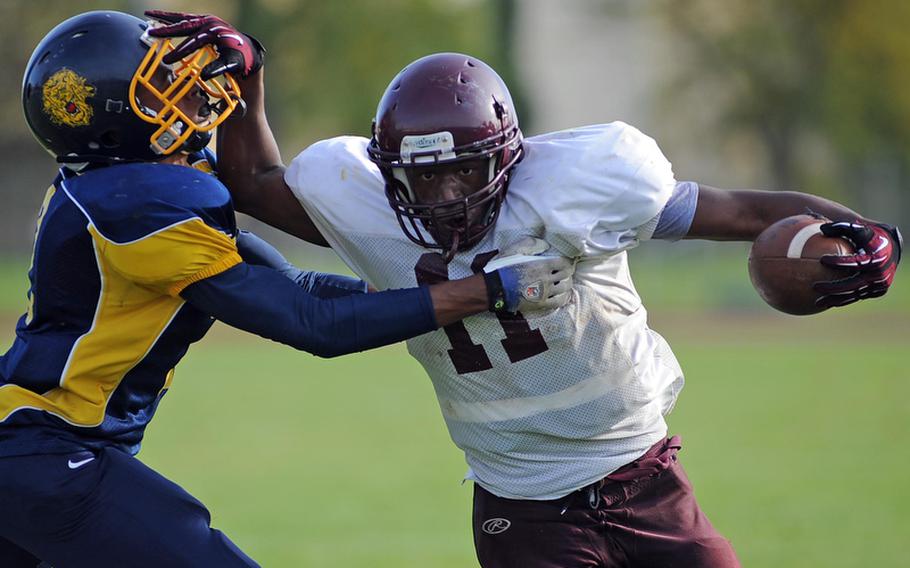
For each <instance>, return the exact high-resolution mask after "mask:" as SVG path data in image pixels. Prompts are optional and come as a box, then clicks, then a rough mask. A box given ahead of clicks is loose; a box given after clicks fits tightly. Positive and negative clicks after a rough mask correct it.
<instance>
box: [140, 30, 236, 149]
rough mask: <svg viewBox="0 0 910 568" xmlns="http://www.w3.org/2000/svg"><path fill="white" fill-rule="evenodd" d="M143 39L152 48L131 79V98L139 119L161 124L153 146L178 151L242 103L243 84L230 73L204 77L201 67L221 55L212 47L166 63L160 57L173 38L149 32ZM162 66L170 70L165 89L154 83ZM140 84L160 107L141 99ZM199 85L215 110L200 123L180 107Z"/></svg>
mask: <svg viewBox="0 0 910 568" xmlns="http://www.w3.org/2000/svg"><path fill="white" fill-rule="evenodd" d="M142 41H143V42H145V43H146V44H148V46H149V51H148V54H147V55H146V56H145V58H144V59H143V60H142V63H140V64H139V68H138V69H137V70H136V73H135V74H134V75H133V80H132V81H131V82H130V100H131V101H133V104H132V105H131V106H132V108H133V112H135V113H136V115H137V116H138V117H139V118H141V119H142V120H144V121H146V122H150V123H152V124H157V125H158V126H159V128H158V130H156V131H155V132H154V134H152V135H151V137H150V138H149V141H150V143H151V145H152V148H153V149H154V150H155V151H156V152H158V153H159V154H161V155H163V156H167V155H169V154H172V153H174V152H176V151H177V150H179V149H180V148H181V147H182V146H183V144H184V142H186V141H187V140H188V139H189V137H190V136H192V135H193V133H195V132H209V131H210V130H212V129H214V128H215V127H216V126H218V125H219V124H221V123H222V122H223V121H224V120H225V119H226V118H227V117H229V116H230V115H231V113H232V112H234V109H235V108H237V106H238V105H241V104H242V101H241V99H240V87H239V86H238V85H237V81H236V80H235V79H234V78H233V77H232V76H231V75H230V74H228V73H225V74H223V75H220V76H218V77H213V78H212V79H209V80H208V81H203V80H202V69H203V68H205V66H206V65H208V64H209V63H211V62H212V61H214V60H215V59H217V58H218V53H217V52H216V51H215V49H214V48H212V46H210V45H206V46H205V47H203V48H201V49H199V50H197V51H194V52H193V53H191V54H190V55H188V56H186V57H184V58H183V59H181V60H180V61H177V62H176V63H174V64H172V65H165V64H164V63H162V62H161V60H162V59H163V58H164V56H165V55H167V54H168V53H170V52H171V51H173V50H174V48H175V46H174V44H173V43H172V42H171V40H170V39H169V38H153V37H150V36H149V35H148V34H147V33H146V34H143V36H142ZM162 68H164V69H168V70H169V72H170V81H169V84H168V85H167V87H166V88H164V90H161V89H159V87H157V86H156V85H155V84H154V82H153V77H154V75H155V73H156V72H157V71H159V70H160V69H162ZM139 86H141V87H142V88H144V89H145V90H146V91H147V92H148V93H149V94H151V95H152V96H153V97H154V98H155V99H157V101H158V102H159V103H160V104H161V108H160V109H158V110H153V109H150V108H148V106H146V105H143V104H141V103H140V102H139V99H138V98H137V92H136V90H137V87H139ZM196 88H199V89H202V91H203V92H204V93H205V94H206V96H207V97H208V99H209V108H210V109H212V114H211V115H210V116H209V118H208V119H207V120H206V121H205V122H204V123H201V124H199V123H196V122H195V121H194V119H193V117H190V116H188V115H187V114H186V113H184V112H183V111H182V110H181V109H180V108H179V107H178V106H177V105H178V103H179V102H180V101H181V100H182V99H183V98H184V97H186V96H187V95H188V94H190V93H192V92H193V90H194V89H196Z"/></svg>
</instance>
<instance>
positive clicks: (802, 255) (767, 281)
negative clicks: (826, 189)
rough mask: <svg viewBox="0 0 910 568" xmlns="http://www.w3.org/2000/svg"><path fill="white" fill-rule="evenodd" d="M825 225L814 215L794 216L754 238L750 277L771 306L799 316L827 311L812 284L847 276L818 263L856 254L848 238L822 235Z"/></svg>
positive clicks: (822, 220) (750, 260)
mask: <svg viewBox="0 0 910 568" xmlns="http://www.w3.org/2000/svg"><path fill="white" fill-rule="evenodd" d="M825 222H826V221H825V220H824V219H819V218H817V217H813V216H812V215H794V216H792V217H787V218H785V219H781V220H780V221H778V222H776V223H774V224H773V225H771V226H770V227H768V228H767V229H765V230H764V231H763V232H762V233H761V234H760V235H759V236H758V238H756V239H755V242H754V243H753V244H752V251H751V253H750V254H749V278H751V279H752V285H753V286H754V287H755V290H756V291H757V292H758V295H759V296H761V297H762V299H763V300H764V301H765V302H767V303H768V305H770V306H771V307H773V308H775V309H777V310H780V311H782V312H784V313H787V314H792V315H797V316H802V315H809V314H817V313H818V312H821V311H824V309H825V308H820V307H818V306H816V305H815V301H816V300H817V299H818V298H819V296H820V294H819V293H818V292H816V291H815V290H813V289H812V284H814V283H815V282H821V281H825V280H838V279H840V278H844V277H845V276H847V275H848V274H847V273H845V272H844V271H840V270H837V269H834V268H829V267H827V266H825V265H823V264H822V263H821V262H819V261H818V259H819V258H821V257H822V256H824V255H826V254H837V255H845V254H853V252H854V249H853V245H852V244H851V243H850V242H849V241H847V240H846V239H842V238H839V237H826V236H825V235H823V234H822V232H821V230H820V229H819V227H821V226H822V224H824V223H825Z"/></svg>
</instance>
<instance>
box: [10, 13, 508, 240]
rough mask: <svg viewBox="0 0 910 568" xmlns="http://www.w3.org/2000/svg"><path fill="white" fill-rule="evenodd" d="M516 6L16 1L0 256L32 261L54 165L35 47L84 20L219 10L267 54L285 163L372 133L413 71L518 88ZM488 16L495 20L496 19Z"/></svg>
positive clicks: (271, 103) (272, 109)
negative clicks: (458, 54)
mask: <svg viewBox="0 0 910 568" xmlns="http://www.w3.org/2000/svg"><path fill="white" fill-rule="evenodd" d="M512 3H513V2H512V0H456V1H453V0H383V1H381V2H380V1H373V0H343V1H341V0H339V1H326V0H220V1H208V0H200V1H193V2H190V1H187V0H159V1H157V2H147V1H138V0H106V1H95V0H84V1H80V2H64V1H61V0H56V1H52V0H13V1H3V2H0V37H2V38H3V42H0V43H2V44H0V73H2V76H3V77H6V78H7V80H6V81H2V82H0V113H2V114H0V117H2V118H0V120H2V123H0V124H2V128H0V160H2V168H0V176H2V179H0V181H2V185H3V188H4V190H3V191H4V200H3V207H2V209H0V252H6V253H10V252H12V253H16V252H26V251H28V250H29V247H30V240H31V231H32V227H33V218H34V212H35V209H36V208H37V206H38V204H39V203H40V200H41V196H42V195H43V193H44V189H45V187H46V186H47V184H48V183H49V182H50V181H51V179H52V177H53V174H54V171H55V165H54V163H53V160H52V159H50V158H49V157H48V156H47V155H46V154H45V153H44V152H43V150H42V149H41V148H40V147H39V146H38V144H37V143H36V142H35V141H34V140H33V139H32V137H31V135H30V133H29V131H28V128H27V126H26V124H25V120H24V119H23V118H22V110H21V103H20V88H21V77H22V73H23V71H24V69H25V65H26V63H27V61H28V57H29V55H30V54H31V51H32V49H33V48H34V46H35V45H36V44H37V43H38V41H40V40H41V38H42V37H43V36H44V35H45V34H46V33H47V32H48V31H50V30H51V28H53V27H54V26H55V25H56V24H57V23H59V22H61V21H63V20H64V19H66V18H68V17H70V16H72V15H75V14H77V13H80V12H84V11H88V10H95V9H108V10H121V11H124V12H128V13H132V14H135V15H137V16H140V17H142V12H143V10H146V9H150V8H157V9H167V10H175V11H186V12H195V13H202V12H212V13H215V14H218V15H219V16H222V17H223V18H224V19H226V20H228V21H230V22H232V23H234V24H236V25H237V27H238V28H240V29H241V30H243V31H245V32H248V33H250V34H251V35H254V36H256V37H257V38H258V39H259V40H260V41H261V42H262V43H263V44H264V45H265V46H266V48H267V50H268V53H267V55H266V79H267V97H268V98H267V103H268V108H269V120H270V123H271V125H272V127H273V129H274V130H275V133H276V136H277V137H278V139H279V144H280V146H281V148H282V149H283V151H284V157H285V159H286V160H290V159H291V158H293V156H294V155H296V153H297V152H298V151H299V150H301V149H303V148H304V147H305V146H306V145H308V144H310V143H312V142H314V141H316V140H318V139H320V138H324V137H328V136H334V135H338V134H359V135H369V132H370V123H371V120H372V118H373V114H374V112H375V109H376V104H377V103H378V102H379V97H380V96H381V95H382V92H383V91H384V90H385V87H386V86H387V85H388V83H389V81H391V79H392V77H393V76H394V75H395V73H397V72H398V71H399V70H400V69H401V68H402V67H404V65H406V64H407V63H408V62H410V61H412V60H414V59H416V58H418V57H420V56H422V55H426V54H428V53H432V52H436V51H462V52H467V53H471V54H472V55H475V56H477V57H480V58H481V59H484V60H486V61H487V62H488V63H490V64H491V65H493V66H494V67H496V68H497V69H499V70H500V72H502V74H503V75H504V76H505V77H506V79H507V80H508V81H511V82H512V83H514V84H515V85H516V88H519V87H517V85H518V81H517V79H516V78H515V77H514V74H513V73H512V71H511V70H512V65H511V62H510V60H509V55H510V54H509V49H508V46H509V45H511V43H512V42H511V41H509V39H508V36H509V35H510V34H511V27H510V23H509V20H510V16H509V14H510V11H511V9H512ZM490 16H492V17H490Z"/></svg>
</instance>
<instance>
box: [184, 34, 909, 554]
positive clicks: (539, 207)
mask: <svg viewBox="0 0 910 568" xmlns="http://www.w3.org/2000/svg"><path fill="white" fill-rule="evenodd" d="M234 33H239V32H234ZM192 41H197V42H208V43H214V44H216V46H217V45H218V39H217V37H215V36H213V35H212V34H209V35H208V36H206V35H205V34H204V33H203V32H199V33H197V35H196V37H195V38H194V39H193V40H192ZM246 83H247V84H246V85H244V86H243V92H244V94H245V96H246V102H247V105H248V113H247V115H246V117H245V118H243V119H242V120H237V121H233V122H230V123H225V126H226V127H224V128H222V132H221V133H220V134H219V136H220V138H219V150H220V161H221V164H222V169H221V171H222V174H221V175H222V179H223V181H224V182H225V183H226V185H227V186H228V187H229V188H230V189H231V191H232V193H233V197H234V199H235V205H236V207H237V209H238V210H240V211H244V212H247V213H249V214H251V215H253V216H255V217H258V218H259V219H261V220H263V221H265V222H267V223H269V224H272V225H274V226H276V227H279V228H281V229H284V230H285V231H288V232H290V233H292V234H294V235H297V236H299V237H300V238H302V239H305V240H307V241H310V242H313V243H317V244H323V245H326V244H327V245H330V246H331V247H332V248H333V249H334V250H335V251H336V252H337V253H338V254H339V255H340V256H341V257H342V258H343V259H344V261H345V262H346V263H347V264H348V265H349V266H350V267H351V269H352V270H354V271H355V272H356V273H357V274H358V275H360V276H361V277H362V278H364V279H365V280H367V281H368V282H370V283H372V284H373V285H374V286H376V287H377V288H379V289H384V288H394V287H404V286H413V285H415V283H430V282H438V281H444V280H446V279H450V278H462V277H464V276H466V275H470V274H471V273H474V272H479V271H482V270H484V269H490V268H491V265H492V266H493V267H495V260H494V261H492V262H490V259H491V258H492V257H494V256H495V255H496V253H497V251H499V250H501V249H503V248H504V247H507V246H509V245H510V244H511V243H514V242H516V241H518V242H520V243H521V244H520V246H519V247H518V249H519V250H518V252H523V253H528V254H533V253H537V252H540V251H541V250H543V249H545V248H547V247H552V248H553V249H555V251H557V252H558V253H559V254H561V255H563V256H567V257H574V258H577V259H578V263H577V269H576V272H575V276H574V290H573V294H572V299H571V300H570V301H569V302H568V303H567V304H566V305H564V306H562V307H560V308H558V309H555V310H551V311H549V312H542V313H540V312H538V313H534V314H530V313H529V314H522V313H514V314H508V313H499V314H495V315H494V314H492V313H490V314H480V315H477V316H473V317H471V318H468V319H466V320H464V322H460V323H456V324H453V325H449V326H446V327H445V328H444V329H442V330H438V331H436V332H433V333H430V334H427V335H424V336H421V337H418V338H416V339H412V340H410V341H409V342H408V349H409V352H410V353H411V355H412V356H413V357H415V358H416V359H417V360H418V361H420V363H421V364H422V365H423V366H424V368H425V369H426V371H427V374H428V375H429V376H430V378H431V379H432V381H433V385H434V387H435V390H436V394H437V396H438V399H439V406H440V409H441V411H442V414H443V416H444V418H445V420H446V423H447V426H448V428H449V432H450V434H451V436H452V439H453V440H454V442H455V443H456V444H457V445H458V446H459V447H460V448H461V449H462V450H464V452H465V456H466V459H467V462H468V465H469V467H470V469H469V471H468V474H467V477H468V478H469V479H471V480H473V481H474V482H475V498H474V535H475V545H476V549H477V554H478V558H479V560H480V563H481V565H483V566H484V567H486V568H490V567H506V566H516V567H518V566H520V567H522V568H529V567H530V568H537V567H539V568H551V567H552V568H556V567H563V568H564V567H566V566H604V567H607V566H609V567H614V566H617V567H618V566H685V567H694V566H711V567H715V566H717V567H719V566H738V561H737V559H736V556H735V554H734V552H733V550H732V547H731V546H730V544H729V542H728V541H727V540H726V539H724V538H723V537H722V536H721V535H719V534H718V533H717V532H716V531H715V530H714V528H713V527H712V526H711V524H710V523H709V522H708V520H707V518H706V517H705V515H704V514H703V513H702V512H701V510H700V509H699V507H698V505H697V503H696V501H695V498H694V494H693V492H692V488H691V486H690V485H689V483H688V480H687V479H686V476H685V473H684V472H683V470H682V468H681V466H680V465H679V463H678V462H677V456H676V453H677V451H678V450H679V448H680V447H681V446H680V443H679V438H678V437H676V436H674V437H672V438H668V437H667V426H666V422H665V420H664V416H665V415H666V414H667V413H668V412H669V411H670V410H671V408H672V407H673V404H674V402H675V401H676V397H677V396H678V394H679V392H680V390H681V389H682V386H683V374H682V371H681V370H680V367H679V364H678V363H677V361H676V359H675V357H674V355H673V353H672V352H671V350H670V348H669V347H668V345H667V344H666V342H665V341H664V340H663V338H661V337H660V336H659V335H658V334H657V333H655V332H654V331H652V330H651V329H649V328H648V325H647V318H646V312H645V309H644V307H643V306H642V303H641V300H640V298H639V296H638V294H637V293H636V291H635V287H634V286H633V284H632V280H631V277H630V274H629V268H628V264H627V259H626V251H627V250H628V249H631V248H633V247H635V246H636V245H638V244H639V243H640V242H641V241H645V240H648V239H655V238H657V239H668V240H675V239H680V238H702V239H712V240H745V241H749V240H752V239H754V238H755V237H756V236H757V235H758V234H759V233H760V232H761V231H762V230H763V229H764V228H766V227H767V226H769V225H770V224H772V223H773V222H775V221H777V220H779V219H781V218H784V217H787V216H790V215H794V214H798V213H803V212H805V211H806V210H807V209H810V210H812V211H815V212H818V213H819V214H822V215H824V216H826V217H828V218H829V219H831V220H833V221H834V222H833V223H829V224H827V225H825V226H824V227H825V229H824V230H825V231H826V233H827V234H839V235H841V236H844V237H847V238H849V239H851V240H853V241H854V243H855V244H856V245H857V248H859V249H862V250H861V251H860V252H859V254H858V255H854V256H850V257H835V258H834V259H829V262H832V263H833V264H835V265H843V266H844V267H849V271H848V270H845V278H844V279H843V280H839V281H837V282H833V283H824V284H822V285H821V289H822V291H823V293H824V294H826V295H825V296H824V298H823V299H822V300H821V301H822V303H824V304H825V305H829V306H833V305H845V304H848V303H851V302H854V301H857V300H859V299H863V298H867V297H872V296H880V295H882V294H884V293H885V292H886V291H887V288H888V286H889V285H890V283H891V281H892V279H893V276H894V270H895V268H896V265H897V262H898V261H899V256H900V242H899V240H900V239H899V234H898V232H897V230H896V229H894V228H893V227H890V226H888V225H884V224H880V223H874V222H871V221H867V220H864V219H863V218H862V217H861V216H859V215H858V214H857V213H855V212H853V211H851V210H849V209H847V208H846V207H844V206H842V205H839V204H837V203H834V202H831V201H828V200H826V199H822V198H820V197H816V196H812V195H807V194H803V193H796V192H764V191H724V190H719V189H715V188H711V187H708V186H705V185H702V184H697V183H694V182H677V181H676V179H675V178H674V175H673V172H672V169H671V167H670V162H669V161H667V159H666V158H665V157H664V156H663V154H662V153H661V151H660V149H659V148H658V146H657V144H656V143H655V142H654V140H652V139H651V138H649V137H647V136H645V135H644V134H642V133H641V132H639V131H638V130H636V129H635V128H633V127H632V126H629V125H627V124H624V123H621V122H615V123H611V124H602V125H594V126H586V127H581V128H573V129H569V130H565V131H561V132H554V133H549V134H544V135H541V136H535V137H532V138H528V139H523V137H522V133H521V130H520V129H519V126H518V119H517V116H516V114H515V110H514V106H513V104H512V100H511V97H510V95H509V92H508V89H507V87H506V86H505V84H504V83H503V82H502V80H501V79H500V78H499V76H498V75H497V74H496V72H495V71H493V70H492V69H491V68H490V67H488V66H487V65H485V64H484V63H483V62H481V61H479V60H478V59H476V58H473V57H470V56H467V55H461V54H454V53H443V54H434V55H430V56H427V57H424V58H421V59H419V60H417V61H415V62H413V63H411V64H409V65H408V66H407V67H405V68H404V69H403V70H402V71H401V72H400V73H399V74H398V75H397V76H396V77H395V78H394V79H393V80H392V82H391V83H390V84H389V86H388V88H387V89H386V91H385V94H384V95H383V97H382V99H381V101H380V103H379V106H378V109H377V113H376V118H375V123H374V125H373V136H372V138H371V139H366V138H361V137H355V136H342V137H338V138H332V139H329V140H324V141H321V142H317V143H315V144H313V145H312V146H310V147H309V148H307V149H305V150H304V151H303V152H301V153H300V154H299V155H298V156H297V157H296V158H294V160H293V161H292V163H291V165H290V167H288V168H285V167H284V166H283V165H282V163H281V159H280V156H279V152H278V148H277V146H276V144H275V141H274V138H273V136H272V134H271V132H270V130H269V127H268V124H267V121H266V118H265V112H264V102H263V87H262V78H261V73H260V74H259V75H258V76H254V77H251V78H250V79H249V80H247V81H246ZM507 190H508V193H507ZM513 252H514V251H513ZM526 294H527V295H529V296H531V297H533V296H534V295H535V294H536V291H535V290H534V289H533V287H529V289H528V290H527V291H526Z"/></svg>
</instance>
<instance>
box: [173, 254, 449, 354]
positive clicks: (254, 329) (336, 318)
mask: <svg viewBox="0 0 910 568" xmlns="http://www.w3.org/2000/svg"><path fill="white" fill-rule="evenodd" d="M181 296H182V297H183V298H184V299H185V300H186V301H187V302H189V303H190V304H191V305H193V306H194V307H196V308H197V309H199V310H202V311H203V312H205V313H207V314H209V315H210V316H212V317H214V318H216V319H219V320H221V321H223V322H224V323H226V324H228V325H230V326H232V327H236V328H239V329H242V330H245V331H249V332H251V333H255V334H257V335H260V336H262V337H265V338H267V339H272V340H274V341H278V342H280V343H284V344H286V345H290V346H291V347H294V348H295V349H300V350H302V351H307V352H309V353H312V354H314V355H318V356H320V357H336V356H338V355H345V354H348V353H354V352H357V351H364V350H366V349H372V348H374V347H380V346H383V345H388V344H391V343H397V342H399V341H403V340H405V339H408V338H410V337H415V336H417V335H422V334H424V333H427V332H429V331H433V330H434V329H436V328H437V327H439V326H438V325H437V323H436V314H435V312H434V310H433V301H432V299H431V298H430V290H429V288H427V287H425V286H424V287H420V288H408V289H404V290H389V291H385V292H377V293H374V294H356V293H355V294H348V295H345V296H341V297H334V298H331V299H321V298H318V297H316V296H315V295H314V294H312V293H310V292H308V291H307V290H305V289H304V288H301V287H300V286H298V285H297V284H296V283H295V282H294V281H293V280H291V279H290V278H288V277H286V276H284V275H282V274H281V273H280V272H278V271H276V270H274V269H272V268H267V267H264V266H253V265H251V264H248V263H246V262H244V263H241V264H238V265H236V266H234V267H232V268H230V269H229V270H226V271H224V272H222V273H221V274H218V275H216V276H212V277H210V278H206V279H205V280H201V281H199V282H196V283H194V284H191V285H190V286H187V287H186V288H185V289H184V290H183V292H182V293H181Z"/></svg>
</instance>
